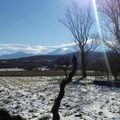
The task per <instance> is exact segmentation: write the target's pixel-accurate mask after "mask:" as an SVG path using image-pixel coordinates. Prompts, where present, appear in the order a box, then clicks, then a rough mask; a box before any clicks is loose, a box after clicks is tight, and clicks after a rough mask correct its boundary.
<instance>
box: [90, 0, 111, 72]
mask: <svg viewBox="0 0 120 120" xmlns="http://www.w3.org/2000/svg"><path fill="white" fill-rule="evenodd" d="M92 2H93V7H94V12H95V18H96V24H97V29H98V33H99V36H100V42H101V45H102V49H103V51H104V58H105V62H106V65H107V69H108V71H109V73H111V69H110V65H109V62H108V58H107V54H106V50H105V46H104V42H103V40H102V32H101V27H100V20H99V15H98V10H97V5H96V0H92Z"/></svg>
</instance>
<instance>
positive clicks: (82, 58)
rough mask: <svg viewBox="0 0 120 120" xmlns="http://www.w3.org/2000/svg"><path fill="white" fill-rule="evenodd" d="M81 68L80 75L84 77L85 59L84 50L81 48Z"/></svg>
mask: <svg viewBox="0 0 120 120" xmlns="http://www.w3.org/2000/svg"><path fill="white" fill-rule="evenodd" d="M81 70H82V77H83V78H86V60H85V52H84V50H81Z"/></svg>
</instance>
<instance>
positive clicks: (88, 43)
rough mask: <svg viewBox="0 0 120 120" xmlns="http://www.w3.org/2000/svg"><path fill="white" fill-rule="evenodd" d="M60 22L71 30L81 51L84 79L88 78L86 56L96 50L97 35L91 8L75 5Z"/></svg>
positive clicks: (68, 9)
mask: <svg viewBox="0 0 120 120" xmlns="http://www.w3.org/2000/svg"><path fill="white" fill-rule="evenodd" d="M60 22H61V23H62V24H63V25H64V26H65V27H66V28H68V29H69V31H70V32H71V34H72V36H73V38H74V41H75V43H76V45H78V46H79V48H80V51H81V54H80V55H81V70H82V77H83V78H85V77H86V55H87V54H89V53H90V52H91V51H94V50H95V49H96V46H97V45H96V43H97V41H96V37H98V36H96V35H94V34H93V29H92V28H93V23H94V17H93V14H92V10H91V7H90V6H87V7H84V8H82V7H80V6H77V5H73V7H72V8H67V9H66V12H65V17H64V18H63V19H61V20H60Z"/></svg>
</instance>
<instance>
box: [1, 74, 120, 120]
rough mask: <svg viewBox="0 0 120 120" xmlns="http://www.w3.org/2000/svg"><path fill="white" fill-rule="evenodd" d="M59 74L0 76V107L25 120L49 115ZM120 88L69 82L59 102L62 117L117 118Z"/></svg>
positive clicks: (66, 119) (69, 119)
mask: <svg viewBox="0 0 120 120" xmlns="http://www.w3.org/2000/svg"><path fill="white" fill-rule="evenodd" d="M62 79H63V78H62V77H57V76H56V77H0V108H6V109H7V110H8V111H9V112H10V113H11V114H20V115H21V116H22V117H24V118H26V119H28V120H38V119H39V118H41V117H44V116H48V117H49V118H50V120H51V116H52V114H51V112H50V111H51V108H52V105H53V102H54V99H55V98H56V96H57V94H58V92H59V83H60V80H62ZM119 98H120V89H119V88H108V87H105V86H104V87H100V86H95V85H92V84H86V85H85V84H84V85H82V84H78V85H76V84H72V83H71V84H69V85H68V86H67V87H66V93H65V97H64V99H63V100H62V102H61V107H60V110H59V112H60V116H61V120H119V119H120V99H119Z"/></svg>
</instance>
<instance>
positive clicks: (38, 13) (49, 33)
mask: <svg viewBox="0 0 120 120" xmlns="http://www.w3.org/2000/svg"><path fill="white" fill-rule="evenodd" d="M69 4H70V0H0V44H27V45H50V46H51V45H59V44H64V43H70V42H72V39H71V35H70V33H69V32H68V30H67V29H66V28H65V27H64V26H63V25H62V24H61V23H60V22H59V21H58V18H62V17H63V16H64V12H65V8H66V6H69Z"/></svg>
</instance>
